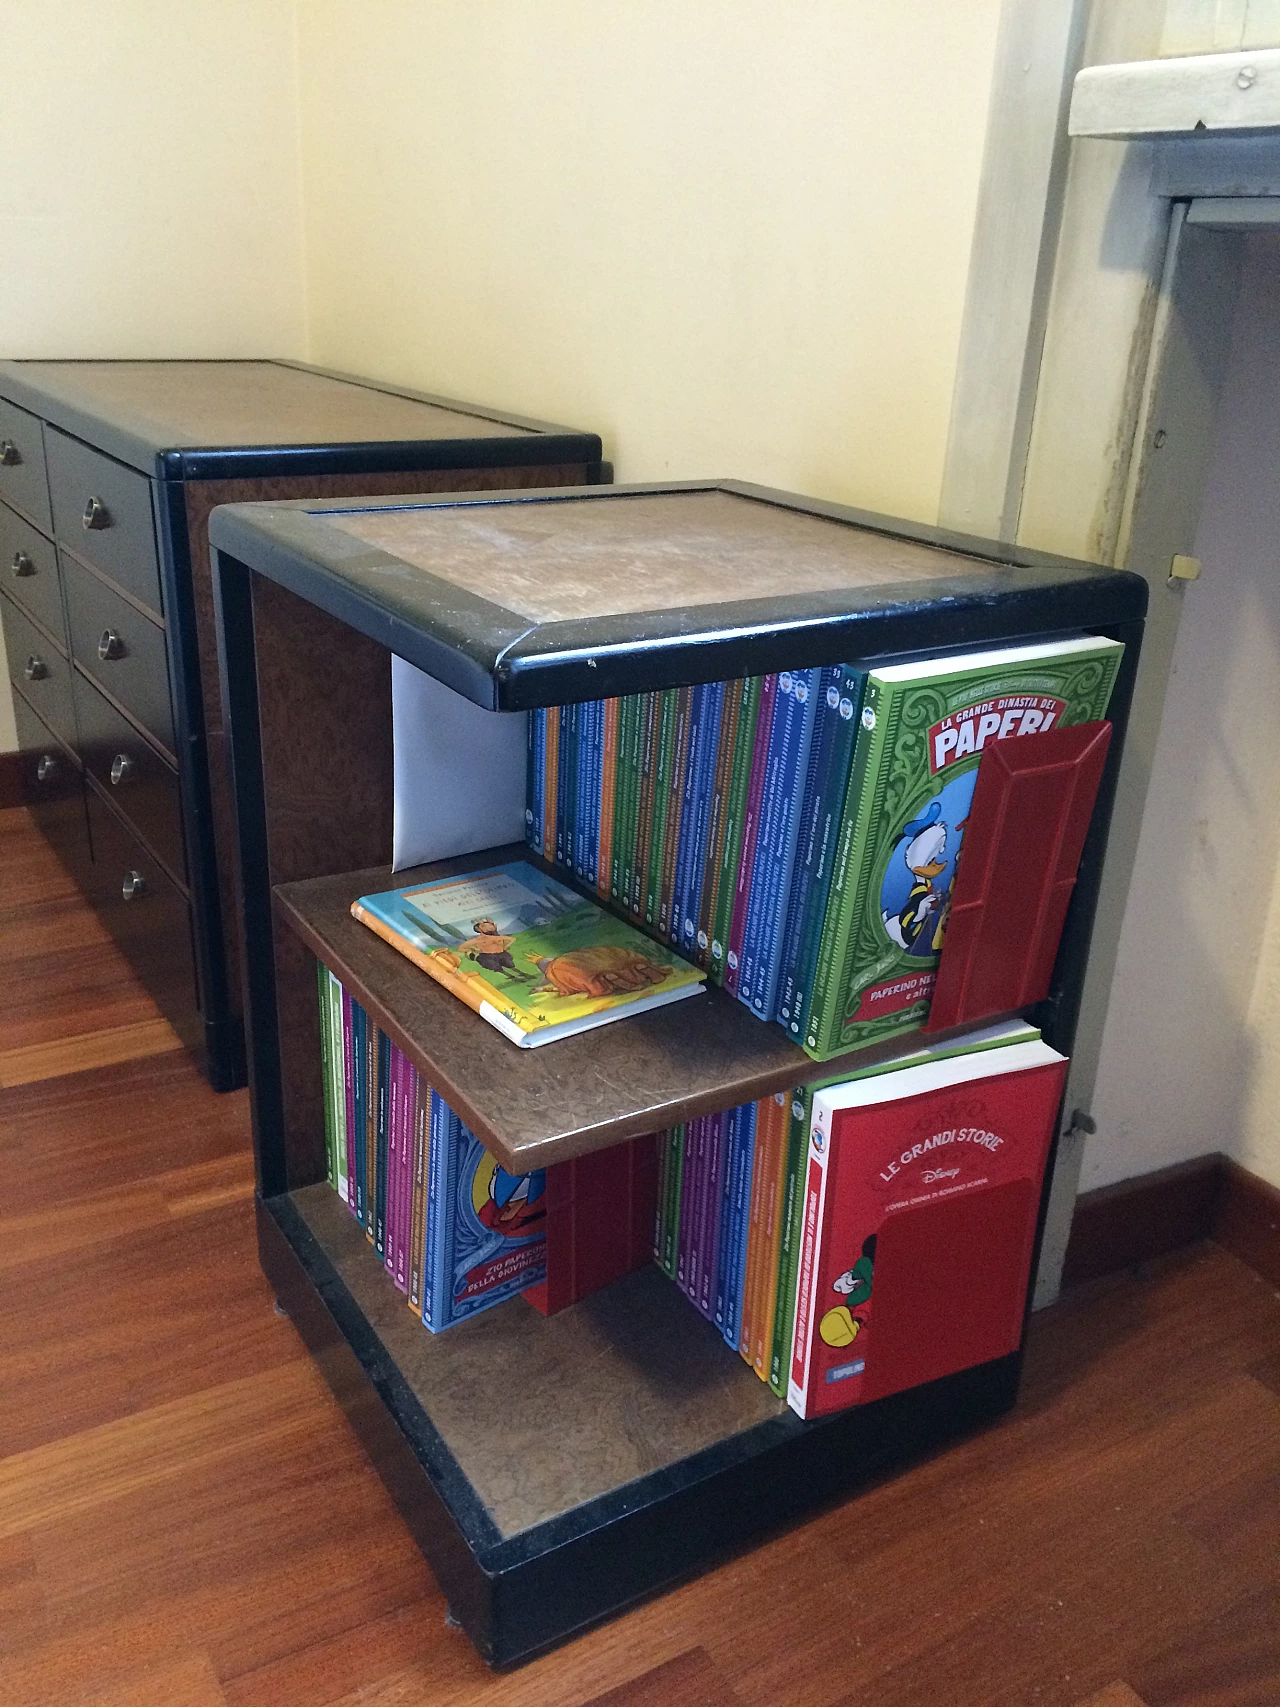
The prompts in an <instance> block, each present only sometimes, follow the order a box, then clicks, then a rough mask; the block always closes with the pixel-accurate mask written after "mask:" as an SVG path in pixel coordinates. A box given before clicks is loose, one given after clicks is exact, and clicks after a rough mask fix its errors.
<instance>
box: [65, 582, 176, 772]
mask: <svg viewBox="0 0 1280 1707" xmlns="http://www.w3.org/2000/svg"><path fill="white" fill-rule="evenodd" d="M62 587H63V592H64V593H65V595H66V600H67V629H68V631H69V633H70V635H71V656H72V657H73V658H74V659H75V661H76V663H77V664H78V665H79V666H80V668H81V669H82V670H85V671H87V672H88V674H89V675H91V676H92V677H93V678H94V680H95V681H97V682H99V683H101V685H102V686H103V687H104V688H105V689H106V690H107V692H108V693H109V694H111V695H112V697H113V698H115V699H117V700H119V702H120V704H121V705H123V706H124V707H125V709H126V710H127V711H130V712H132V714H133V715H134V716H135V717H136V718H137V719H138V721H139V722H140V723H143V724H145V725H146V727H147V728H148V729H149V730H150V731H151V733H152V734H153V735H154V736H155V737H156V738H157V739H158V740H159V741H160V742H161V743H162V744H163V745H164V746H166V747H167V748H168V749H169V750H170V752H172V751H173V712H172V709H171V706H170V701H169V663H168V657H167V655H166V652H165V643H164V630H163V629H162V628H157V627H156V625H155V623H154V622H151V621H150V620H149V619H148V618H147V617H145V616H143V615H142V613H141V612H140V611H137V610H135V609H134V608H133V606H132V605H129V604H126V603H125V601H124V600H123V599H122V598H121V597H120V596H119V594H118V593H114V592H113V591H112V590H111V588H110V587H108V586H107V585H106V584H105V583H104V582H102V581H100V580H99V579H98V578H97V576H96V575H93V574H91V573H90V572H89V570H87V569H84V568H82V567H81V566H80V564H79V563H76V562H75V561H74V560H73V559H72V558H70V557H65V556H64V557H63V558H62Z"/></svg>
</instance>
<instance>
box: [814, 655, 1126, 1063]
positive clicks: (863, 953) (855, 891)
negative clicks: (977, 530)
mask: <svg viewBox="0 0 1280 1707" xmlns="http://www.w3.org/2000/svg"><path fill="white" fill-rule="evenodd" d="M1123 651H1124V648H1123V646H1121V645H1120V643H1119V642H1118V641H1114V640H1107V639H1102V638H1096V637H1092V636H1077V637H1071V638H1068V639H1065V640H1062V641H1059V642H1042V643H1034V644H1031V645H1028V646H1020V647H1009V648H1005V649H1003V650H1000V651H992V652H987V653H972V654H966V655H963V656H955V657H951V658H937V659H933V660H924V661H920V662H917V663H911V664H906V665H888V666H884V667H882V668H878V669H874V670H872V671H871V672H870V673H869V674H868V677H867V687H866V694H865V699H864V704H863V708H862V714H861V731H860V734H859V739H858V743H857V747H856V750H855V755H854V764H853V770H852V773H851V776H850V781H849V787H848V792H847V795H846V801H845V809H844V816H843V822H842V825H841V845H840V851H839V854H838V856H837V866H836V870H835V875H834V878H833V885H832V892H831V896H830V899H829V902H828V910H827V917H826V924H825V928H824V931H823V941H822V948H821V952H820V957H819V958H820V966H819V970H818V972H817V974H816V981H815V995H814V1000H813V1005H812V1009H811V1012H810V1015H809V1023H808V1027H807V1032H806V1036H805V1038H804V1046H805V1048H806V1049H807V1050H808V1052H809V1053H810V1054H811V1055H813V1056H815V1057H816V1058H817V1059H818V1060H826V1059H828V1058H829V1057H830V1056H832V1055H836V1054H839V1053H841V1052H842V1051H844V1050H846V1049H854V1048H861V1047H863V1046H864V1045H866V1044H869V1043H875V1042H879V1041H880V1040H881V1039H883V1038H887V1037H893V1036H895V1035H897V1034H898V1033H900V1032H903V1031H908V1030H911V1029H912V1028H913V1027H915V1026H918V1025H920V1024H922V1023H923V1021H924V1019H925V1018H926V1016H927V1014H928V1011H929V1001H930V997H931V995H932V991H933V985H934V982H935V979H936V967H937V964H938V959H939V957H940V955H941V952H942V947H943V943H944V940H945V937H946V927H947V916H948V913H949V911H950V906H951V895H952V890H953V887H954V884H955V878H956V870H957V866H958V863H959V860H960V857H961V850H962V848H963V844H964V833H965V827H966V825H967V823H968V820H969V808H970V804H971V802H972V800H973V791H974V786H975V784H976V783H977V780H978V766H979V763H980V761H981V758H982V753H983V750H984V749H985V748H986V747H987V746H988V745H989V744H991V743H992V742H995V741H1006V740H1010V739H1016V738H1018V737H1019V736H1022V735H1031V734H1036V733H1043V732H1045V731H1047V730H1049V729H1056V728H1059V727H1061V726H1063V725H1066V724H1074V723H1087V722H1090V721H1092V720H1093V719H1096V718H1100V717H1103V716H1104V715H1105V713H1106V709H1107V704H1108V702H1109V700H1110V697H1111V690H1112V688H1113V687H1114V685H1115V679H1116V675H1117V672H1118V670H1119V666H1120V659H1121V656H1122V654H1123Z"/></svg>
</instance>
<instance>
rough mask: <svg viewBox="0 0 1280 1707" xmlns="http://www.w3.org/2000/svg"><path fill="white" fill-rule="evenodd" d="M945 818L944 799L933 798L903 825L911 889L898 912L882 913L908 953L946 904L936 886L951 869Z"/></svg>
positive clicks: (886, 927)
mask: <svg viewBox="0 0 1280 1707" xmlns="http://www.w3.org/2000/svg"><path fill="white" fill-rule="evenodd" d="M941 819H942V802H941V801H940V800H931V801H930V802H929V805H928V807H927V808H926V810H925V811H924V813H923V814H922V816H920V817H919V818H913V819H912V821H911V822H910V823H909V824H906V825H904V826H903V829H902V834H901V838H900V839H901V841H902V843H903V844H904V845H903V848H902V857H903V859H904V860H905V862H906V866H907V870H908V871H909V872H910V873H911V878H912V883H911V889H910V892H909V893H908V895H907V898H906V900H905V902H904V903H903V905H902V907H901V909H900V910H899V911H898V912H897V913H892V912H887V911H886V912H882V913H881V915H880V917H881V919H882V920H883V921H884V928H885V930H886V931H887V932H888V935H889V937H890V939H891V940H892V941H893V942H895V943H896V944H897V945H898V947H899V948H901V949H904V950H905V951H906V953H908V954H910V953H912V952H913V951H914V950H915V947H916V944H917V942H918V941H919V939H920V937H921V936H922V935H923V933H924V929H925V926H926V925H927V924H928V922H929V919H930V918H931V916H932V915H933V913H934V912H935V911H936V910H937V908H938V907H939V906H940V905H941V903H942V896H941V894H940V893H939V892H938V891H937V890H936V889H935V888H934V887H933V880H934V878H935V877H939V876H941V874H942V873H943V872H944V871H945V870H946V869H947V861H946V851H947V826H946V825H945V824H944V823H942V821H941Z"/></svg>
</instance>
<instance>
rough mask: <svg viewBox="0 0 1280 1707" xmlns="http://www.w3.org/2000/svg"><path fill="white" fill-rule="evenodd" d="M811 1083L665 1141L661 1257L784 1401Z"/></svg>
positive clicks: (658, 1220)
mask: <svg viewBox="0 0 1280 1707" xmlns="http://www.w3.org/2000/svg"><path fill="white" fill-rule="evenodd" d="M812 1104H813V1087H812V1086H800V1087H798V1088H797V1089H796V1090H795V1091H794V1092H791V1093H787V1092H783V1091H779V1092H778V1093H776V1094H775V1095H773V1096H769V1097H763V1098H761V1100H760V1101H759V1102H753V1103H742V1104H740V1105H739V1106H737V1107H736V1108H731V1109H727V1110H726V1111H725V1112H724V1113H722V1114H713V1115H707V1116H705V1117H703V1118H701V1119H698V1120H690V1121H687V1122H685V1123H683V1124H682V1125H679V1126H674V1127H672V1128H671V1129H670V1130H669V1131H667V1132H663V1133H660V1134H659V1135H658V1206H657V1212H656V1215H655V1220H654V1260H655V1261H656V1262H657V1263H658V1266H659V1267H660V1268H661V1269H662V1270H663V1271H664V1273H666V1274H668V1275H669V1276H670V1277H671V1279H672V1280H674V1281H675V1283H676V1285H677V1286H678V1287H679V1288H680V1290H681V1292H683V1293H684V1294H685V1296H686V1297H687V1298H688V1299H689V1301H690V1303H692V1304H693V1305H694V1306H695V1307H696V1308H697V1309H698V1310H699V1311H700V1312H701V1314H702V1315H704V1316H705V1317H706V1318H707V1320H708V1321H710V1322H712V1323H714V1325H715V1326H716V1327H717V1328H718V1329H719V1330H720V1333H721V1334H722V1336H723V1338H724V1340H725V1342H726V1343H727V1344H728V1345H730V1346H731V1347H732V1348H733V1349H734V1350H735V1351H736V1352H738V1353H739V1355H740V1356H741V1357H742V1358H743V1360H744V1361H745V1362H746V1363H747V1364H749V1365H750V1367H751V1368H752V1369H753V1370H754V1371H755V1373H756V1374H757V1375H758V1376H759V1377H760V1379H761V1380H762V1381H766V1382H767V1383H768V1384H769V1386H770V1387H771V1388H772V1390H773V1391H774V1392H775V1393H776V1394H777V1395H778V1397H779V1398H782V1399H785V1398H786V1396H787V1370H788V1365H789V1362H790V1357H791V1339H792V1331H793V1326H794V1320H795V1300H796V1281H797V1260H796V1259H797V1254H798V1251H799V1244H800V1235H801V1223H800V1217H801V1213H802V1210H803V1195H804V1194H803V1190H802V1186H803V1178H804V1159H805V1154H806V1150H807V1145H808V1140H809V1115H810V1112H811V1110H812Z"/></svg>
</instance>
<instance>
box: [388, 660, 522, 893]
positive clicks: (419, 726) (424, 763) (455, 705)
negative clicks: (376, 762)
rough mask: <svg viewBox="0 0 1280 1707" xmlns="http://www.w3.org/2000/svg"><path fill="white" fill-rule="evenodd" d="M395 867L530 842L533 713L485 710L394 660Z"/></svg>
mask: <svg viewBox="0 0 1280 1707" xmlns="http://www.w3.org/2000/svg"><path fill="white" fill-rule="evenodd" d="M391 722H392V740H393V747H394V763H393V774H394V781H395V815H394V820H393V829H392V867H393V869H394V870H396V871H401V870H403V869H404V867H405V866H409V865H423V864H425V863H426V862H427V861H428V860H433V859H450V858H452V857H453V856H454V855H455V854H463V853H472V852H474V851H476V850H477V849H479V848H494V847H500V846H501V845H502V844H503V843H504V842H519V841H523V840H524V794H525V761H526V752H527V745H526V744H527V730H528V714H527V713H526V712H523V711H518V712H513V711H485V710H484V709H483V708H482V707H481V706H478V705H473V704H472V702H471V701H470V700H469V699H463V697H462V695H461V694H457V693H454V691H453V689H452V688H447V687H445V686H444V685H443V684H442V683H440V682H438V681H436V680H435V679H434V678H433V677H431V676H425V675H423V673H422V671H421V670H417V669H415V668H414V667H413V665H412V664H406V663H405V661H404V659H403V658H397V657H395V655H394V654H393V655H392V659H391Z"/></svg>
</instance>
